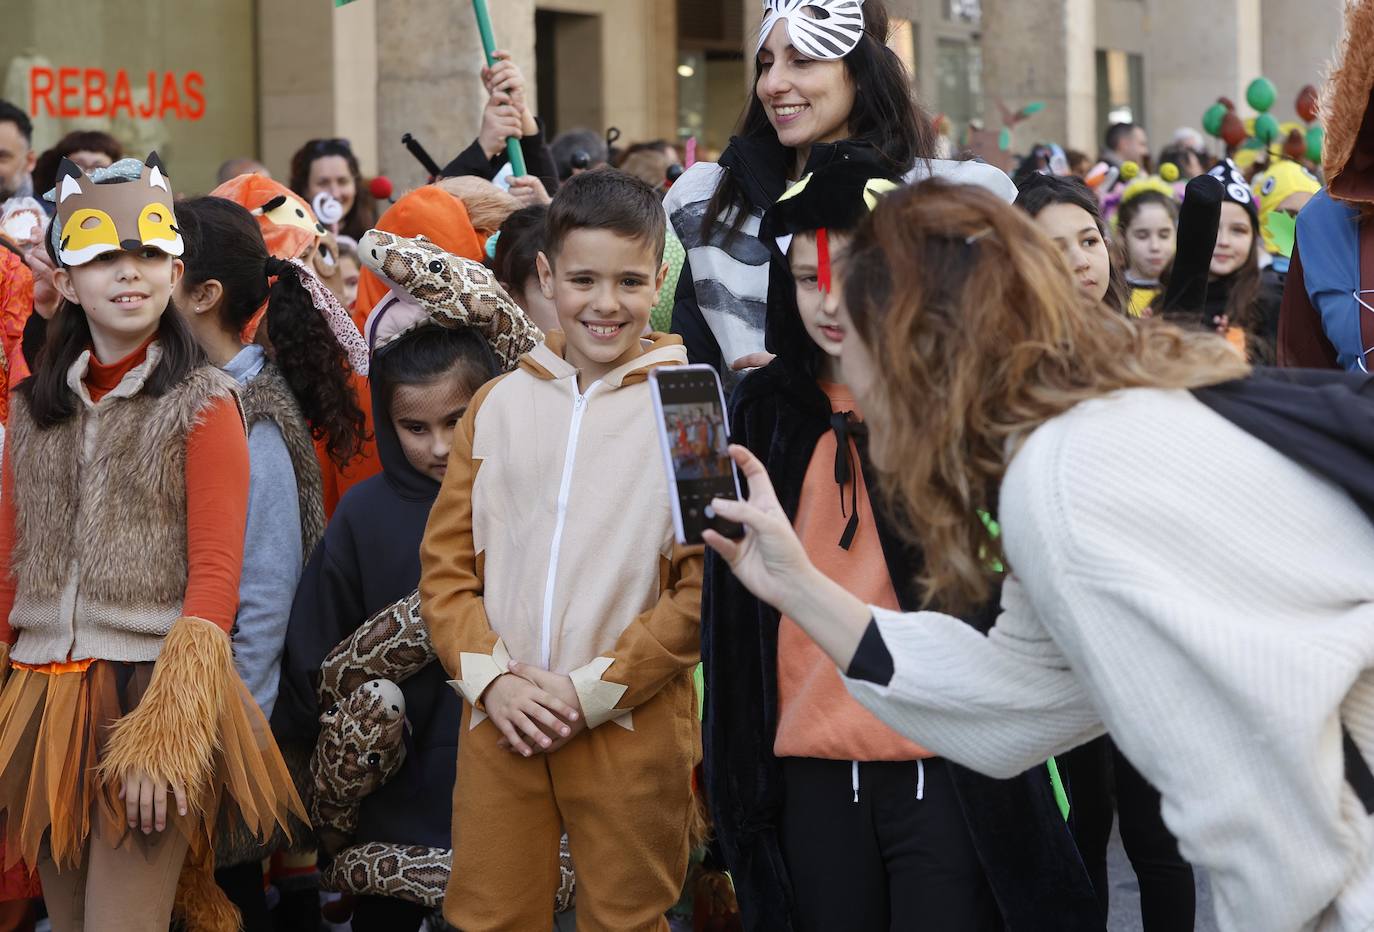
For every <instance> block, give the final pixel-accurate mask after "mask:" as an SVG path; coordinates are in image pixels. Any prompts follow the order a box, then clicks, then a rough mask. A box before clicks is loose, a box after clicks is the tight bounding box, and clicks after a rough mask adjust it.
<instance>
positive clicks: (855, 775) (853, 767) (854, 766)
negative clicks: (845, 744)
mask: <svg viewBox="0 0 1374 932" xmlns="http://www.w3.org/2000/svg"><path fill="white" fill-rule="evenodd" d="M849 766H850V770H849V774H850V780H851V782H853V784H854V802H856V803H857V802H858V801H859V762H858V761H856V760H852V761H850V762H849Z"/></svg>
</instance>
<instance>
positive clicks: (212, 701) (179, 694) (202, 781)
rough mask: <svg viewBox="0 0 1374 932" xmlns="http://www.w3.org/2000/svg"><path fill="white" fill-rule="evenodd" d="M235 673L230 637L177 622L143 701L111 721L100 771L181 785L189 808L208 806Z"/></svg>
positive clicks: (189, 620)
mask: <svg viewBox="0 0 1374 932" xmlns="http://www.w3.org/2000/svg"><path fill="white" fill-rule="evenodd" d="M235 676H237V673H236V672H235V670H234V658H233V653H232V651H231V650H230V646H229V638H228V636H227V635H225V633H224V631H223V630H222V629H220V628H219V627H218V626H216V625H215V624H213V623H211V622H208V621H206V620H204V619H203V618H195V617H190V616H188V617H183V618H179V619H177V621H176V622H175V623H174V624H173V625H172V629H171V630H170V631H168V632H167V638H166V641H165V642H164V643H163V645H162V654H161V655H160V656H159V657H158V659H157V663H156V665H155V666H154V667H153V677H152V681H151V682H150V683H149V684H148V691H147V692H146V693H144V695H143V699H142V701H141V702H139V704H138V707H137V708H135V709H134V710H133V711H132V712H130V713H129V714H128V715H125V716H124V717H123V718H121V719H120V720H119V721H117V722H115V724H114V727H113V728H112V729H111V732H110V743H109V748H108V749H107V751H106V752H105V755H104V757H103V759H102V760H101V762H100V774H101V776H102V777H105V778H106V779H108V780H111V781H122V780H123V779H125V778H126V777H128V776H130V775H133V774H142V775H145V776H147V777H150V778H151V779H153V780H154V781H156V782H158V783H161V784H163V785H166V784H168V783H180V784H181V785H182V786H183V787H184V788H185V790H186V799H187V802H188V804H189V805H190V806H191V807H192V809H193V811H197V812H199V811H201V810H202V808H203V807H204V804H205V798H204V797H205V792H204V791H205V786H206V783H207V782H208V781H209V778H210V774H211V770H212V767H213V763H214V753H215V750H216V745H217V742H218V724H219V714H220V708H221V706H222V705H223V703H224V702H225V700H226V699H227V698H229V697H231V696H232V695H233V693H232V692H231V687H232V685H233V679H234V677H235Z"/></svg>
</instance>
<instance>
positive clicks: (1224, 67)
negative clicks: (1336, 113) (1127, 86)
mask: <svg viewBox="0 0 1374 932" xmlns="http://www.w3.org/2000/svg"><path fill="white" fill-rule="evenodd" d="M1306 5H1307V4H1304V6H1306ZM1198 16H1199V7H1198V5H1197V0H1155V3H1154V6H1153V8H1152V10H1151V16H1150V27H1151V28H1150V34H1149V41H1148V45H1147V50H1146V57H1145V74H1146V78H1145V86H1146V100H1147V101H1148V112H1149V120H1150V145H1151V147H1152V148H1153V149H1154V150H1155V152H1158V151H1159V149H1160V148H1161V147H1162V146H1164V145H1166V144H1167V143H1168V142H1169V140H1170V139H1171V138H1172V136H1173V133H1174V130H1175V129H1177V128H1178V127H1180V126H1189V127H1192V128H1194V129H1199V130H1200V129H1201V128H1202V114H1203V112H1204V111H1205V110H1206V109H1207V108H1208V107H1209V106H1211V105H1212V103H1213V102H1214V101H1216V99H1217V98H1218V97H1223V96H1224V97H1229V98H1231V100H1233V101H1234V102H1235V104H1236V106H1237V107H1238V108H1239V111H1240V113H1241V115H1242V116H1252V115H1253V111H1251V110H1249V108H1247V107H1246V105H1245V86H1246V85H1247V84H1249V83H1250V81H1252V80H1253V79H1254V78H1256V77H1258V76H1259V74H1260V0H1213V2H1211V3H1208V4H1207V8H1206V14H1205V22H1206V26H1205V28H1203V27H1202V26H1201V24H1202V22H1203V20H1200V19H1198ZM1181 23H1189V24H1192V26H1193V27H1197V28H1179V26H1178V24H1181ZM1296 94H1297V88H1294V89H1293V91H1292V95H1291V96H1295V95H1296ZM1290 106H1291V102H1290ZM1212 145H1213V148H1214V149H1216V150H1220V149H1221V148H1222V144H1221V143H1219V142H1215V141H1214V142H1213V143H1212Z"/></svg>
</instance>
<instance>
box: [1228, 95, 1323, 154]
mask: <svg viewBox="0 0 1374 932" xmlns="http://www.w3.org/2000/svg"><path fill="white" fill-rule="evenodd" d="M1278 96H1279V95H1278V89H1277V88H1276V87H1274V82H1273V81H1270V80H1269V79H1268V78H1264V77H1259V78H1256V79H1255V80H1253V81H1251V82H1250V86H1249V87H1247V88H1246V89H1245V102H1246V103H1247V104H1249V105H1250V108H1251V109H1252V110H1254V111H1256V113H1258V114H1259V115H1258V116H1256V117H1255V119H1254V120H1253V121H1252V123H1251V125H1250V126H1248V127H1247V126H1246V121H1244V120H1242V119H1241V118H1240V114H1238V113H1236V105H1235V104H1234V103H1232V102H1231V100H1230V99H1229V98H1226V97H1219V98H1217V102H1216V103H1214V104H1212V106H1210V107H1208V108H1207V112H1206V113H1204V114H1203V115H1202V128H1203V129H1204V130H1206V131H1207V132H1208V134H1210V135H1212V136H1215V137H1217V138H1218V139H1220V140H1221V141H1223V142H1224V143H1226V146H1227V148H1228V149H1231V150H1235V149H1238V148H1240V147H1241V146H1243V145H1245V144H1246V143H1247V142H1249V141H1251V140H1253V143H1252V144H1253V145H1255V146H1257V147H1262V148H1269V147H1271V146H1274V145H1277V144H1278V143H1279V142H1280V141H1282V142H1283V151H1284V154H1285V155H1287V156H1288V157H1289V158H1292V159H1295V160H1300V159H1303V158H1307V159H1310V160H1311V161H1313V162H1320V161H1321V154H1322V144H1323V142H1324V141H1325V137H1324V134H1323V132H1322V128H1321V126H1320V125H1317V124H1316V122H1315V121H1316V119H1317V89H1316V88H1314V87H1313V86H1312V85H1310V84H1309V85H1307V86H1306V87H1304V88H1303V89H1302V90H1301V91H1299V92H1298V99H1297V101H1296V103H1295V104H1294V107H1295V109H1296V110H1297V112H1298V116H1300V117H1301V118H1302V120H1303V122H1304V123H1307V124H1308V126H1307V131H1306V133H1303V132H1302V130H1301V128H1295V129H1293V130H1292V131H1290V132H1289V133H1288V135H1287V138H1284V131H1283V128H1282V127H1280V126H1279V121H1278V120H1277V119H1276V118H1275V117H1274V115H1273V114H1272V113H1270V112H1269V111H1270V109H1271V108H1273V106H1274V102H1275V101H1276V100H1277V99H1278ZM1290 125H1291V124H1290Z"/></svg>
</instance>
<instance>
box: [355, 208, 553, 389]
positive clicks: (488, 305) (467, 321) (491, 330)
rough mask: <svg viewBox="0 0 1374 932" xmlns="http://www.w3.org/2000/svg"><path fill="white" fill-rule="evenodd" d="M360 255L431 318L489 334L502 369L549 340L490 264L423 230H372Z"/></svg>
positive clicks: (362, 240) (365, 262)
mask: <svg viewBox="0 0 1374 932" xmlns="http://www.w3.org/2000/svg"><path fill="white" fill-rule="evenodd" d="M358 258H359V260H360V261H361V262H362V264H363V265H365V266H367V267H368V268H369V269H371V270H372V271H373V272H375V273H376V274H377V275H380V276H381V277H382V278H383V279H385V280H386V281H388V282H390V283H391V284H393V285H395V286H396V287H397V288H399V289H401V290H402V291H404V292H406V293H408V294H409V295H410V296H411V298H413V299H414V300H415V301H416V302H418V303H419V304H420V305H421V306H422V307H424V308H425V309H426V310H427V311H429V317H430V321H431V322H433V323H436V324H439V325H441V326H448V327H453V326H465V327H471V328H473V329H474V330H476V331H477V332H478V333H480V334H482V336H484V337H486V340H487V343H488V344H489V345H490V346H491V349H492V352H493V353H494V354H495V355H496V361H497V362H498V363H500V365H501V369H502V370H503V371H507V372H508V371H510V370H511V369H514V368H515V366H516V364H517V363H518V362H519V361H520V357H521V356H523V355H524V354H525V353H528V352H529V351H530V350H532V349H534V348H535V347H536V346H537V345H539V344H540V343H542V342H543V340H544V334H543V332H542V331H540V329H539V328H538V327H537V326H535V324H534V321H532V320H530V319H529V318H528V317H526V316H525V312H524V311H522V310H521V309H520V306H519V305H518V304H516V303H515V302H514V301H513V300H511V297H510V295H508V294H506V292H505V291H504V290H503V289H502V288H501V286H500V285H499V284H497V282H496V278H495V276H493V275H492V274H491V270H490V269H488V268H487V267H486V266H485V265H483V264H482V263H480V262H474V261H472V260H471V259H464V258H463V257H462V256H455V255H454V254H453V253H449V252H444V250H442V249H440V248H439V247H438V246H436V245H434V243H432V242H430V241H429V240H427V239H425V238H424V237H423V236H417V237H415V238H413V239H407V238H406V237H404V236H397V235H396V234H394V233H387V232H385V231H383V230H368V231H367V232H366V233H364V234H363V238H362V239H361V240H359V241H358Z"/></svg>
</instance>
